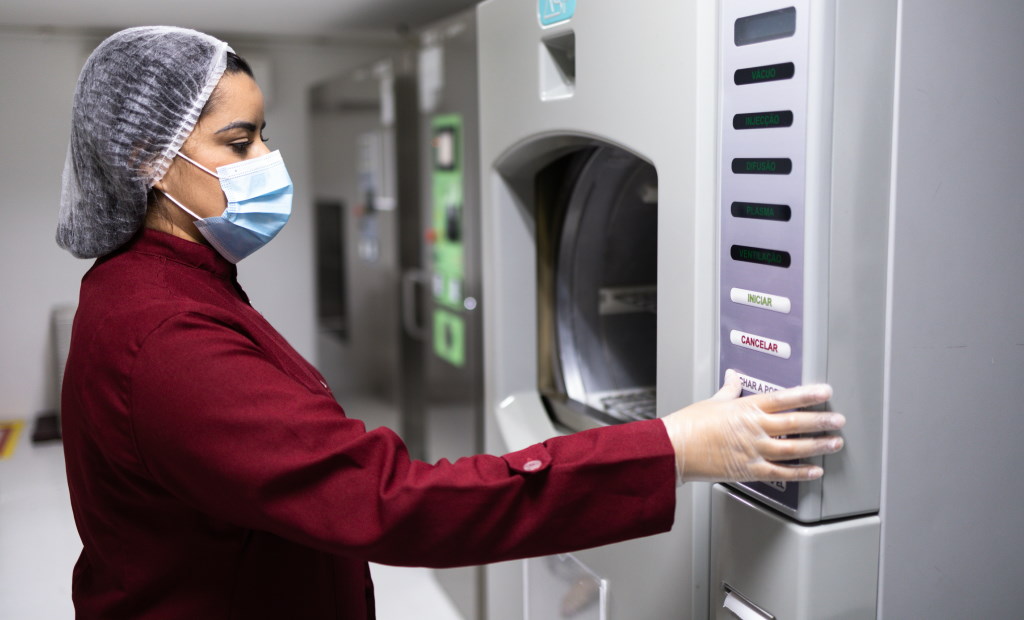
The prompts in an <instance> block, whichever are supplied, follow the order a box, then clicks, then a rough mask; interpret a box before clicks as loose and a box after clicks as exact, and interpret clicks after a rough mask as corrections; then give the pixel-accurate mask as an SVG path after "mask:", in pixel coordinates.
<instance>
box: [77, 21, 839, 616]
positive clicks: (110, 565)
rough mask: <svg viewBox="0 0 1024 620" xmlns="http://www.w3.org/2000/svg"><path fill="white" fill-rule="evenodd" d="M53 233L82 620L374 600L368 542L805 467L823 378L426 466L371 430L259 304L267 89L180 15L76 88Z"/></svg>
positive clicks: (594, 517) (270, 176) (586, 538)
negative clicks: (64, 254)
mask: <svg viewBox="0 0 1024 620" xmlns="http://www.w3.org/2000/svg"><path fill="white" fill-rule="evenodd" d="M73 117H74V118H73V124H72V135H71V146H70V149H69V154H68V163H67V167H66V169H65V173H64V187H63V193H62V199H61V217H60V224H59V227H58V233H57V238H58V243H60V245H61V246H62V247H64V248H66V249H68V250H69V251H71V252H72V253H73V254H75V255H76V256H79V257H99V260H97V261H96V264H95V265H94V266H93V267H92V269H90V271H89V272H88V273H87V274H86V275H85V277H84V278H83V280H82V289H81V295H80V303H79V309H78V314H77V316H76V318H75V325H74V333H73V337H72V345H71V353H70V356H69V359H68V363H67V369H66V373H65V379H64V393H63V398H62V407H63V423H64V438H65V439H64V442H65V451H66V454H67V465H68V481H69V486H70V489H71V498H72V505H73V507H74V511H75V518H76V522H77V524H78V529H79V532H80V534H81V537H82V541H83V544H84V550H83V552H82V555H81V558H80V559H79V562H78V564H77V565H76V567H75V572H74V584H73V596H74V601H75V606H76V609H77V613H78V617H79V618H104V619H108V620H109V619H117V618H314V619H315V618H368V617H373V590H372V584H371V581H370V576H369V571H368V569H367V561H375V562H382V563H390V564H399V565H402V564H404V565H422V566H437V567H442V566H456V565H468V564H480V563H485V562H493V561H499V560H508V559H513V558H521V557H526V556H532V555H541V554H550V553H556V552H563V551H569V550H573V549H579V548H583V547H590V546H596V545H602V544H607V543H611V542H615V541H619V540H624V539H627V538H633V537H639V536H646V535H650V534H654V533H657V532H661V531H665V530H667V529H669V528H670V527H671V526H672V518H673V511H674V502H675V489H676V485H677V484H678V483H681V482H684V481H689V480H726V479H729V480H752V479H762V480H805V479H810V478H815V477H818V476H820V475H821V474H822V472H821V470H820V468H817V467H811V466H783V465H778V464H775V463H773V461H785V460H791V459H797V458H802V457H806V456H811V455H816V454H824V453H830V452H834V451H836V450H838V449H840V448H841V445H842V441H841V439H840V438H838V437H834V436H824V437H818V438H814V439H788V440H784V439H773V438H772V437H779V436H784V435H793V434H798V433H807V432H817V431H828V430H835V429H838V428H840V427H841V426H842V424H843V422H844V420H843V418H842V416H840V415H838V414H831V413H809V412H808V413H790V414H786V415H780V416H773V415H769V413H771V412H776V411H788V410H791V409H795V408H799V407H805V406H809V405H814V404H818V403H821V402H824V401H825V400H827V398H828V397H829V395H830V390H829V388H828V387H827V386H816V387H805V388H796V389H792V390H786V391H783V392H777V393H775V394H772V395H763V396H754V397H750V398H744V399H736V398H735V397H736V396H737V395H738V394H739V392H740V388H739V385H738V382H737V380H736V379H735V377H733V376H731V378H730V379H728V380H727V382H726V386H725V387H724V388H723V389H722V391H721V392H719V394H718V395H716V396H715V397H714V398H712V399H710V400H708V401H704V402H701V403H697V404H695V405H692V406H690V407H687V408H686V409H683V410H681V411H679V412H676V413H674V414H672V415H669V416H667V417H665V418H663V419H659V420H650V421H645V422H636V423H632V424H623V425H619V426H614V427H607V428H602V429H598V430H594V431H588V432H583V433H577V434H575V435H570V436H566V437H559V438H555V439H552V440H550V441H547V442H545V443H544V444H539V445H536V446H532V447H529V448H527V449H525V450H522V451H520V452H516V453H512V454H508V455H505V456H503V457H495V456H486V455H485V456H476V457H471V458H465V459H460V460H459V461H457V462H455V463H449V462H447V461H441V462H440V463H437V464H434V465H430V464H427V463H422V462H415V461H411V460H410V459H409V458H408V455H407V452H406V450H405V447H404V446H403V445H402V442H401V440H400V439H399V438H398V437H397V436H396V435H395V434H394V433H393V432H391V431H389V430H386V429H377V430H375V431H372V432H366V431H365V429H364V427H363V424H362V423H360V422H359V421H357V420H354V419H352V418H349V417H347V416H346V415H345V413H344V412H343V411H342V409H341V407H339V406H338V404H337V402H336V401H335V400H334V398H333V397H332V395H331V392H330V389H329V388H328V387H327V384H326V382H325V381H324V380H323V378H322V377H321V376H320V374H319V373H318V372H317V371H316V370H315V369H314V368H313V367H312V366H311V365H310V364H308V363H307V362H306V361H305V360H303V359H302V358H301V357H300V356H299V355H298V354H297V353H296V352H295V351H294V350H293V349H292V348H291V347H290V346H289V345H288V343H287V342H285V341H284V339H283V338H282V337H281V336H280V335H278V333H277V332H276V331H275V330H274V329H273V328H272V327H271V326H270V325H269V324H268V323H267V322H266V321H265V320H264V319H263V317H262V316H260V314H259V313H257V312H256V311H255V310H253V308H252V307H251V306H250V305H249V304H248V300H247V298H246V296H245V293H244V292H243V291H242V289H241V288H240V287H239V285H238V283H237V281H236V279H235V274H236V270H235V265H234V263H236V262H238V261H239V260H241V259H242V258H244V257H245V256H247V255H248V254H250V253H251V252H253V251H255V250H256V249H258V248H259V247H261V246H262V245H263V244H265V243H266V242H268V241H269V240H270V239H272V238H273V236H274V235H275V234H276V232H277V231H278V230H280V228H281V226H283V225H284V223H285V221H286V220H287V217H288V214H289V213H290V205H291V182H290V180H289V179H288V174H287V172H286V170H285V168H284V164H283V162H282V160H281V158H280V155H279V154H278V153H276V152H275V153H271V152H270V151H269V149H268V148H267V145H266V139H265V138H264V137H263V136H262V133H261V132H262V130H263V128H264V126H265V123H264V118H263V98H262V95H261V93H260V90H259V88H258V86H257V85H256V83H255V81H254V80H253V79H252V74H251V72H250V70H249V68H248V67H247V65H246V64H245V63H244V61H242V60H241V59H240V58H238V57H237V56H235V55H234V54H233V53H231V50H230V48H228V46H227V45H226V44H225V43H223V42H221V41H218V40H216V39H214V38H212V37H209V36H207V35H204V34H201V33H198V32H194V31H189V30H182V29H177V28H134V29H129V30H125V31H122V32H119V33H117V34H115V35H113V36H112V37H110V38H109V39H107V40H106V41H105V42H104V43H102V44H101V45H100V46H99V47H98V48H97V49H96V51H95V52H94V53H93V54H92V56H91V57H90V58H89V60H88V61H87V63H86V66H85V68H84V69H83V71H82V75H81V78H80V79H79V83H78V88H77V90H76V94H75V100H74V110H73Z"/></svg>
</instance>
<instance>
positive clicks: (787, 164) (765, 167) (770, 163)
mask: <svg viewBox="0 0 1024 620" xmlns="http://www.w3.org/2000/svg"><path fill="white" fill-rule="evenodd" d="M732 171H733V173H735V174H789V173H790V172H793V160H792V159H789V158H788V157H768V158H765V157H737V158H735V159H733V160H732Z"/></svg>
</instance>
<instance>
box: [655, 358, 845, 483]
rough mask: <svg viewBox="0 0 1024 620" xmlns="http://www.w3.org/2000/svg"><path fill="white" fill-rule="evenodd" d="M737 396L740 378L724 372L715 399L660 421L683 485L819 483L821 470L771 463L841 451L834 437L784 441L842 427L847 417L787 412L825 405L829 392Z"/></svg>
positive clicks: (807, 389) (824, 388)
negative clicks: (701, 482) (812, 481)
mask: <svg viewBox="0 0 1024 620" xmlns="http://www.w3.org/2000/svg"><path fill="white" fill-rule="evenodd" d="M740 391H741V386H740V380H739V376H738V375H737V374H736V373H734V372H732V371H731V370H730V371H727V372H726V377H725V384H724V385H723V386H722V389H721V390H719V391H718V393H717V394H715V395H714V396H712V397H711V398H709V399H708V400H704V401H701V402H699V403H694V404H693V405H690V406H689V407H686V408H685V409H680V410H679V411H677V412H675V413H673V414H670V415H668V416H666V417H664V418H663V420H664V422H665V427H666V429H668V435H669V438H670V439H671V441H672V446H673V448H674V449H675V452H676V467H677V469H678V471H679V474H680V475H681V476H682V479H683V481H685V482H690V481H696V480H706V481H735V482H742V481H751V480H786V481H790V480H813V479H815V478H820V477H821V476H822V474H823V471H822V469H821V468H820V467H817V466H814V465H780V464H778V463H777V462H776V461H793V460H797V459H802V458H807V457H811V456H817V455H819V454H831V453H833V452H838V451H839V450H841V449H842V447H843V439H842V438H841V437H837V436H834V435H825V436H822V437H805V438H799V439H786V438H784V437H785V436H787V435H799V434H804V433H818V432H822V431H834V430H838V429H840V428H842V427H843V424H845V423H846V418H844V417H843V416H842V415H840V414H838V413H832V412H810V411H801V412H796V411H792V410H793V409H799V408H803V407H809V406H812V405H817V404H820V403H823V402H825V401H827V400H828V399H829V398H830V397H831V396H832V388H831V387H829V386H828V385H808V386H801V387H796V388H792V389H788V390H781V391H778V392H771V393H769V394H756V395H754V396H748V397H746V398H736V397H737V396H739V394H740ZM780 412H788V413H780Z"/></svg>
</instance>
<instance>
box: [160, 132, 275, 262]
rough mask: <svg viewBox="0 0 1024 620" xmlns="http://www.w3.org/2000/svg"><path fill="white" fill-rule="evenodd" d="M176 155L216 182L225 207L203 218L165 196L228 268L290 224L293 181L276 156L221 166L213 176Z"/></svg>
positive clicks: (202, 167) (208, 170) (267, 155)
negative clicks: (222, 211)
mask: <svg viewBox="0 0 1024 620" xmlns="http://www.w3.org/2000/svg"><path fill="white" fill-rule="evenodd" d="M178 155H179V156H181V158H182V159H184V160H185V161H187V162H189V163H191V164H192V165H194V166H196V167H197V168H199V169H200V170H202V171H204V172H206V173H208V174H211V175H213V176H215V177H217V178H218V179H220V187H221V189H223V190H224V195H225V196H226V197H227V200H228V208H227V209H225V210H224V214H223V215H219V216H217V217H207V218H201V217H199V216H198V215H196V214H195V213H193V212H192V211H191V210H189V208H188V207H186V206H185V205H183V204H181V203H180V202H179V201H178V200H177V199H176V198H174V197H173V196H171V195H170V194H168V193H167V192H163V194H164V195H165V196H167V198H168V199H169V200H170V201H171V202H173V203H174V204H176V205H178V206H179V207H181V208H182V209H183V210H184V211H185V212H186V213H188V214H189V215H191V216H192V217H194V218H196V221H195V222H193V223H194V224H195V226H196V228H197V229H199V232H200V233H201V234H202V235H203V237H205V238H206V240H207V241H209V242H210V245H212V246H213V247H214V249H216V250H217V251H218V252H219V253H220V255H221V256H223V257H224V258H226V259H228V260H229V261H231V262H232V263H237V262H238V261H240V260H242V259H243V258H245V257H246V256H248V255H250V254H252V253H253V252H255V251H256V250H258V249H260V248H261V247H263V246H264V245H266V244H267V243H268V242H269V241H270V240H271V239H273V238H274V236H275V235H276V234H277V233H278V232H280V231H281V229H282V228H284V225H285V224H286V223H287V222H288V217H289V216H290V215H291V213H292V180H291V177H289V176H288V170H287V169H286V168H285V167H284V160H283V159H281V152H280V151H274V152H273V153H267V154H266V155H262V156H260V157H256V158H254V159H247V160H245V161H240V162H238V163H234V164H228V165H227V166H219V167H218V168H217V172H213V171H212V170H210V169H209V168H207V167H206V166H203V165H202V164H200V163H199V162H196V161H193V160H192V159H190V158H189V157H188V156H186V155H183V154H182V153H178Z"/></svg>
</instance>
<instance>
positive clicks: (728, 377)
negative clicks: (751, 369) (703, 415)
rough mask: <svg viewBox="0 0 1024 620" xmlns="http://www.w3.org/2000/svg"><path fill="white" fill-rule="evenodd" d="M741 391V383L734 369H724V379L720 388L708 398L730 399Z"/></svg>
mask: <svg viewBox="0 0 1024 620" xmlns="http://www.w3.org/2000/svg"><path fill="white" fill-rule="evenodd" d="M742 391H743V384H742V383H740V376H739V375H738V374H737V373H736V371H734V370H732V369H731V368H730V369H729V370H726V371H725V379H724V380H723V381H722V388H721V389H720V390H718V391H717V392H715V395H714V396H712V397H711V398H709V399H708V400H718V401H722V400H732V399H734V398H736V397H738V396H739V395H740V393H741V392H742Z"/></svg>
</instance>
